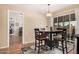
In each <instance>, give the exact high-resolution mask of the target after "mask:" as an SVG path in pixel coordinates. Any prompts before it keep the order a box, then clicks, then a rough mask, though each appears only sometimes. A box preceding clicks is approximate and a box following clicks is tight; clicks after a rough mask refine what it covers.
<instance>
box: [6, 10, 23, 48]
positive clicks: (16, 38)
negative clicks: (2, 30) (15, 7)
mask: <svg viewBox="0 0 79 59" xmlns="http://www.w3.org/2000/svg"><path fill="white" fill-rule="evenodd" d="M23 20H24V13H22V12H18V11H12V10H9V11H8V41H9V42H8V44H9V47H15V46H16V45H17V46H18V45H22V44H23V40H24V39H23V36H24V35H23V34H24V31H23V30H24V29H23V28H24V26H23Z"/></svg>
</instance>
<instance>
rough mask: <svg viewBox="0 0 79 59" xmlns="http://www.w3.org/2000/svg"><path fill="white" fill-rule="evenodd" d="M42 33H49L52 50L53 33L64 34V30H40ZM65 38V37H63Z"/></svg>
mask: <svg viewBox="0 0 79 59" xmlns="http://www.w3.org/2000/svg"><path fill="white" fill-rule="evenodd" d="M39 32H40V33H46V34H49V38H50V39H49V41H50V43H49V44H50V50H52V41H53V40H52V35H53V34H63V30H52V31H48V30H46V31H39ZM62 38H63V37H62Z"/></svg>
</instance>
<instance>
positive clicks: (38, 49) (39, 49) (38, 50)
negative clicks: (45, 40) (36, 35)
mask: <svg viewBox="0 0 79 59" xmlns="http://www.w3.org/2000/svg"><path fill="white" fill-rule="evenodd" d="M39 53H40V40H39V46H38V54H39Z"/></svg>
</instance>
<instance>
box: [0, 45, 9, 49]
mask: <svg viewBox="0 0 79 59" xmlns="http://www.w3.org/2000/svg"><path fill="white" fill-rule="evenodd" d="M8 47H9V46H3V47H0V49H4V48H8Z"/></svg>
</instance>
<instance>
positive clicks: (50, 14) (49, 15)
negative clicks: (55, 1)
mask: <svg viewBox="0 0 79 59" xmlns="http://www.w3.org/2000/svg"><path fill="white" fill-rule="evenodd" d="M46 16H47V17H51V16H52V13H51V12H50V4H48V12H47V14H46Z"/></svg>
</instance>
